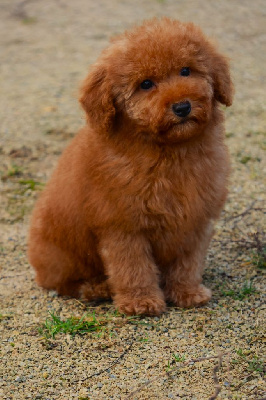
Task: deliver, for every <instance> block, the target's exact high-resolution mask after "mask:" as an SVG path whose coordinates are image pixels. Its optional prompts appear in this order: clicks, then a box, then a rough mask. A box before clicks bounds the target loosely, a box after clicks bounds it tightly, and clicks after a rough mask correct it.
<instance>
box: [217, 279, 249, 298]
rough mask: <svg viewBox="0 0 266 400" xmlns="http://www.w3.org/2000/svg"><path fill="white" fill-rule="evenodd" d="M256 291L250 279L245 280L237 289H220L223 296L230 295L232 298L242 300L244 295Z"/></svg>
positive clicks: (246, 295)
mask: <svg viewBox="0 0 266 400" xmlns="http://www.w3.org/2000/svg"><path fill="white" fill-rule="evenodd" d="M256 292H257V291H256V289H255V287H254V286H253V284H252V282H251V281H245V282H244V285H243V286H242V287H241V288H239V289H228V290H225V289H224V288H223V289H221V293H222V295H223V296H225V297H232V298H233V299H234V300H244V299H245V298H246V297H248V296H250V295H251V294H254V293H256Z"/></svg>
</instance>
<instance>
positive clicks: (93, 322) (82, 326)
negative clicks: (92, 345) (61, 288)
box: [39, 312, 102, 338]
mask: <svg viewBox="0 0 266 400" xmlns="http://www.w3.org/2000/svg"><path fill="white" fill-rule="evenodd" d="M85 318H86V319H85ZM101 329H102V326H101V324H100V323H99V321H98V320H97V319H96V317H95V314H92V315H91V316H89V317H88V316H86V314H84V315H83V316H82V317H81V318H76V317H70V318H67V319H65V320H63V319H61V318H60V317H59V316H58V315H55V314H54V313H52V312H50V317H48V318H47V319H46V321H45V323H44V324H43V325H42V326H41V327H40V328H39V333H40V334H42V335H44V336H45V337H46V338H51V337H52V338H54V337H55V335H56V334H57V333H65V334H69V335H71V336H75V335H76V334H79V335H84V334H85V333H91V332H96V331H100V330H101Z"/></svg>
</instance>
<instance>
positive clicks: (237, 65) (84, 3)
mask: <svg viewBox="0 0 266 400" xmlns="http://www.w3.org/2000/svg"><path fill="white" fill-rule="evenodd" d="M0 7H1V22H0V43H1V51H0V53H1V65H0V79H1V88H2V90H1V93H0V120H1V136H0V156H1V162H0V174H1V181H0V189H1V192H0V193H1V204H0V231H1V235H0V252H1V256H0V268H1V275H0V332H1V333H0V339H1V364H0V397H1V398H3V399H6V400H7V399H46V400H48V399H50V400H51V399H57V400H61V399H62V400H63V399H64V400H65V399H75V400H76V399H79V400H82V399H83V400H86V399H93V400H94V399H95V400H96V399H100V400H101V399H168V398H169V399H187V400H192V399H193V400H205V399H209V400H210V399H216V398H217V399H247V400H248V399H256V400H258V399H263V398H264V399H265V396H266V395H265V385H264V380H263V357H264V355H265V352H264V350H265V347H263V346H264V344H265V337H263V334H264V332H265V305H264V301H263V300H265V298H264V299H263V291H264V286H263V283H264V276H265V258H264V261H263V239H264V236H263V210H265V208H264V205H263V200H264V194H263V189H264V187H263V173H264V172H265V158H264V159H263V156H264V150H265V148H266V141H265V132H266V104H265V97H264V96H265V61H266V60H265V58H266V53H265V48H264V49H263V39H265V26H266V18H265V15H266V14H265V2H264V0H255V1H253V2H250V1H247V0H243V1H241V2H240V1H237V0H223V1H219V2H218V1H211V0H205V1H204V2H203V1H202V2H200V1H197V0H194V1H193V0H186V1H182V0H165V1H163V0H161V1H159V0H158V1H156V0H147V1H141V0H135V1H129V0H112V1H107V0H98V1H97V2H93V1H92V0H75V1H73V2H71V1H63V0H60V1H59V0H57V1H56V0H53V1H52V0H46V1H40V0H39V1H37V0H35V1H34V0H28V1H27V0H26V1H17V0H13V1H12V2H11V1H10V0H0ZM160 15H168V16H172V17H175V18H179V19H181V20H184V21H186V20H191V21H194V22H195V23H197V24H199V25H200V26H201V27H202V28H203V30H204V31H205V32H206V33H207V34H209V35H210V36H211V37H213V38H216V39H217V41H218V42H219V43H220V48H221V49H222V50H223V51H224V52H226V53H227V54H228V55H229V56H230V57H231V60H232V70H233V76H234V81H235V86H236V96H235V102H234V105H233V106H232V107H231V108H230V109H229V110H226V115H227V119H226V128H227V135H226V136H227V138H226V140H227V143H228V146H229V149H230V153H231V158H232V177H231V188H230V195H229V199H228V202H227V204H226V207H225V211H224V213H223V215H222V218H221V221H220V222H219V223H218V225H217V232H216V235H215V237H214V239H213V241H212V244H211V247H210V250H209V253H208V257H207V268H206V273H205V278H204V279H205V282H206V284H207V285H208V286H209V287H211V288H212V290H213V293H214V295H213V298H212V300H211V301H210V303H209V304H208V305H207V306H205V307H203V308H200V309H192V310H182V309H178V308H173V307H169V308H168V310H167V313H166V314H164V315H163V316H162V317H160V318H125V317H123V316H121V315H118V314H117V313H116V312H115V310H114V308H113V306H112V304H111V303H103V304H90V305H88V304H83V303H81V302H79V301H77V300H75V299H68V298H61V297H57V295H56V293H54V292H46V291H43V290H42V289H40V288H38V287H37V286H36V284H35V282H34V274H33V271H32V269H31V267H30V266H29V264H28V262H27V259H26V255H25V250H26V235H27V228H28V222H29V215H30V212H31V210H32V207H33V204H34V202H35V200H36V198H37V197H38V194H39V193H40V191H41V190H42V188H43V185H44V184H45V182H46V181H47V179H48V177H49V176H50V173H51V171H52V169H53V167H54V165H55V164H56V162H57V159H58V157H59V155H60V153H61V152H62V149H63V148H64V147H65V146H66V144H67V143H68V141H69V140H70V139H71V137H72V136H73V135H74V134H75V132H76V131H77V129H78V128H79V127H81V126H82V124H83V123H84V116H83V114H82V112H81V110H80V108H79V105H78V102H77V93H78V91H77V88H78V87H79V84H80V82H81V80H82V79H83V78H84V77H85V75H86V72H87V68H88V66H89V64H90V63H92V62H93V61H94V60H95V59H96V57H97V55H98V54H99V52H100V50H101V49H102V48H103V47H105V46H106V44H107V42H108V39H109V38H110V37H111V36H112V35H113V34H115V33H118V32H121V31H123V30H124V29H125V28H127V27H130V26H132V24H134V23H136V22H140V21H141V20H142V19H144V18H149V17H152V16H160ZM264 246H265V245H264ZM264 257H265V253H264ZM263 266H264V269H263ZM51 313H52V314H53V315H56V316H60V318H61V320H64V321H65V320H67V319H68V318H71V317H76V318H80V317H81V316H84V321H85V322H86V323H91V324H93V326H95V327H96V328H97V331H96V332H94V333H84V334H83V335H80V334H77V335H75V336H72V335H71V332H70V330H69V329H68V330H66V332H65V333H62V332H61V333H60V332H59V333H57V334H55V335H54V336H53V335H51V334H49V330H48V329H47V327H48V324H49V321H50V320H51ZM45 322H46V328H45V327H44V323H45ZM57 325H58V324H57Z"/></svg>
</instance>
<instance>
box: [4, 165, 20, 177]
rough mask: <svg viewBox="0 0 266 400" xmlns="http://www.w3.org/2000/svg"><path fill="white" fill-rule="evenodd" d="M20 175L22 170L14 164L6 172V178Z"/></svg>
mask: <svg viewBox="0 0 266 400" xmlns="http://www.w3.org/2000/svg"><path fill="white" fill-rule="evenodd" d="M21 173H22V168H21V167H19V166H18V165H16V164H12V165H11V167H10V168H9V169H8V171H7V176H19V175H21Z"/></svg>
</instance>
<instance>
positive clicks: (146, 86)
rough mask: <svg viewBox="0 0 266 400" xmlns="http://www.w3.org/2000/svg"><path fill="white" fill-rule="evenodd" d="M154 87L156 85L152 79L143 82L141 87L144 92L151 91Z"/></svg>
mask: <svg viewBox="0 0 266 400" xmlns="http://www.w3.org/2000/svg"><path fill="white" fill-rule="evenodd" d="M153 86H154V83H153V82H152V81H151V80H150V79H145V81H143V82H141V84H140V87H141V89H143V90H148V89H151V88H152V87H153Z"/></svg>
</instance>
